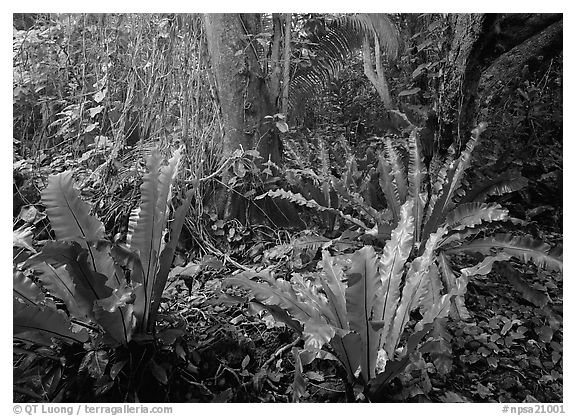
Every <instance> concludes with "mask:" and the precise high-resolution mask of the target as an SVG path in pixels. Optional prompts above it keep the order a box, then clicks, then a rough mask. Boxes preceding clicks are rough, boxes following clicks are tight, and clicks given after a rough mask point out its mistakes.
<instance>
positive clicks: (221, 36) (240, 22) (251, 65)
mask: <svg viewBox="0 0 576 416" xmlns="http://www.w3.org/2000/svg"><path fill="white" fill-rule="evenodd" d="M204 24H205V26H206V38H207V41H208V53H209V55H210V61H211V64H212V70H213V72H214V75H215V78H216V84H217V92H218V100H219V102H220V108H221V111H222V119H223V128H224V137H223V139H222V140H223V151H224V155H225V156H229V155H231V154H232V153H233V152H234V151H235V150H237V149H239V148H242V149H244V150H251V149H256V150H258V152H259V153H260V156H262V159H261V160H262V161H267V160H268V159H270V160H271V161H272V162H274V163H276V164H280V161H281V147H280V146H281V145H280V140H279V137H278V131H277V129H276V128H275V126H274V124H273V123H271V122H267V121H266V120H265V119H264V117H265V116H267V115H272V114H274V113H275V107H274V105H273V103H272V101H271V97H270V92H269V90H268V87H267V85H266V82H265V79H264V76H263V74H262V69H261V67H260V64H259V62H258V48H260V46H259V45H258V43H257V42H256V41H254V40H253V36H254V35H257V34H258V33H260V31H261V30H260V29H261V27H260V16H259V15H258V14H228V13H226V14H205V15H204ZM223 182H224V183H226V182H227V178H226V177H225V178H224V181H223ZM227 194H228V198H227V202H226V204H225V209H224V213H223V215H224V217H225V218H230V217H242V216H243V213H242V212H239V211H242V207H241V206H240V204H239V203H238V202H239V201H238V198H237V197H235V196H232V195H234V194H233V193H232V192H227ZM220 207H222V205H220Z"/></svg>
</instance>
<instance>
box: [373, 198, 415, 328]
mask: <svg viewBox="0 0 576 416" xmlns="http://www.w3.org/2000/svg"><path fill="white" fill-rule="evenodd" d="M413 204H414V202H413V201H412V200H408V201H406V203H405V204H404V205H403V206H402V215H401V219H400V221H399V222H398V226H397V227H396V229H394V231H393V232H392V235H391V238H390V240H388V242H387V243H386V246H384V251H383V252H382V257H381V258H380V279H381V281H382V284H381V291H380V292H378V293H377V295H376V301H375V305H374V319H375V320H377V321H382V322H383V327H382V332H381V339H386V337H387V335H388V332H389V331H390V326H391V325H392V322H393V319H394V314H395V312H396V308H397V305H398V302H399V301H400V287H401V284H402V282H403V277H404V267H405V265H406V261H407V260H408V257H409V256H410V253H411V252H412V243H413V238H414V218H413V215H412V211H413Z"/></svg>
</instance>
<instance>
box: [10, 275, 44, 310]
mask: <svg viewBox="0 0 576 416" xmlns="http://www.w3.org/2000/svg"><path fill="white" fill-rule="evenodd" d="M12 292H13V295H14V297H16V298H18V299H20V300H21V301H22V302H24V303H26V304H28V305H37V304H39V303H40V302H42V301H43V300H44V298H45V296H44V292H42V289H41V288H40V287H39V286H38V285H37V284H36V283H34V281H33V280H32V279H30V278H28V277H26V275H25V274H24V273H22V272H21V271H20V270H16V269H14V270H13V279H12Z"/></svg>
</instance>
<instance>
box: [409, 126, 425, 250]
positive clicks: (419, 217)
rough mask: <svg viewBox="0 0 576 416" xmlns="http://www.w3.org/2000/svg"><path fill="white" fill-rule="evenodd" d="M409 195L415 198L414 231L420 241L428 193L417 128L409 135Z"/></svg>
mask: <svg viewBox="0 0 576 416" xmlns="http://www.w3.org/2000/svg"><path fill="white" fill-rule="evenodd" d="M408 152H409V163H408V184H409V189H408V196H409V197H411V198H412V199H413V200H414V209H413V210H414V213H413V215H414V225H415V227H414V232H415V234H414V235H415V239H416V241H420V233H421V232H422V221H423V218H424V208H425V205H426V198H427V193H426V192H422V185H423V179H424V175H425V173H426V168H425V166H424V163H422V156H421V154H420V149H419V143H418V139H417V137H416V130H413V131H412V133H411V134H410V137H408Z"/></svg>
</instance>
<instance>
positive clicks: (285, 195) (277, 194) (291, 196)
mask: <svg viewBox="0 0 576 416" xmlns="http://www.w3.org/2000/svg"><path fill="white" fill-rule="evenodd" d="M267 196H268V197H270V198H282V199H286V200H288V201H290V202H292V203H294V204H297V205H301V206H305V207H308V208H312V209H315V210H318V211H326V212H332V213H334V214H337V215H339V216H340V217H342V218H343V219H345V220H346V221H349V222H351V223H352V224H355V225H357V226H359V227H361V228H362V229H364V230H368V229H369V227H367V226H366V224H364V223H363V222H362V221H360V220H359V219H357V218H354V217H352V216H350V215H348V214H344V213H343V212H342V211H340V210H339V209H335V208H328V207H325V206H322V205H320V204H319V203H318V202H316V201H315V200H313V199H306V198H304V197H303V196H302V194H300V193H293V192H291V191H285V190H284V189H276V190H269V191H268V192H266V193H265V194H262V195H258V196H257V197H256V198H255V199H262V198H265V197H267Z"/></svg>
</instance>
